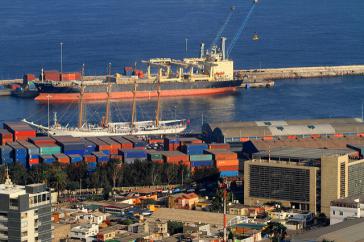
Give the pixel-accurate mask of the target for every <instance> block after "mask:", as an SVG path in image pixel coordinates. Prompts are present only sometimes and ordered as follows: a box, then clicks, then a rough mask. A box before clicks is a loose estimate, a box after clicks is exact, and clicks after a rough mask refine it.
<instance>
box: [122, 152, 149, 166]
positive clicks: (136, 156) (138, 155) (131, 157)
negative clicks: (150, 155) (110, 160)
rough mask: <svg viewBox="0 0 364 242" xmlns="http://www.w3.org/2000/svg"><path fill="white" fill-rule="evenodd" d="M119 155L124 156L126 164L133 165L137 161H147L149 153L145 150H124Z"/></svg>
mask: <svg viewBox="0 0 364 242" xmlns="http://www.w3.org/2000/svg"><path fill="white" fill-rule="evenodd" d="M119 154H120V155H122V156H123V161H124V163H126V164H130V163H133V162H134V161H135V160H145V159H147V152H146V151H145V150H138V149H128V150H127V149H123V150H120V151H119Z"/></svg>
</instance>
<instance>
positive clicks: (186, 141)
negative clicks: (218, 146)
mask: <svg viewBox="0 0 364 242" xmlns="http://www.w3.org/2000/svg"><path fill="white" fill-rule="evenodd" d="M179 143H180V145H181V146H182V145H186V144H202V143H203V141H202V140H200V139H197V138H194V137H180V138H179Z"/></svg>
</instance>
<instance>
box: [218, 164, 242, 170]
mask: <svg viewBox="0 0 364 242" xmlns="http://www.w3.org/2000/svg"><path fill="white" fill-rule="evenodd" d="M218 169H219V171H238V170H239V165H237V166H234V165H231V166H219V167H218Z"/></svg>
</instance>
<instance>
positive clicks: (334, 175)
mask: <svg viewBox="0 0 364 242" xmlns="http://www.w3.org/2000/svg"><path fill="white" fill-rule="evenodd" d="M352 152H354V151H352V150H350V149H311V148H290V147H288V148H281V149H275V150H271V151H265V152H259V153H256V154H254V156H253V158H252V159H251V160H249V161H246V162H245V163H244V204H246V205H251V206H253V205H258V204H263V203H265V202H270V201H279V202H281V203H282V204H283V205H284V206H289V207H295V208H297V209H302V210H308V211H311V212H313V213H319V212H323V213H325V214H326V215H329V214H330V202H331V201H333V200H335V199H338V198H344V197H347V196H348V195H349V190H350V187H349V184H350V183H355V182H351V177H350V173H349V167H350V165H349V164H350V163H351V160H350V159H349V155H351V153H352ZM357 162H359V161H357ZM359 163H360V164H361V163H362V162H359ZM354 164H356V163H353V165H354Z"/></svg>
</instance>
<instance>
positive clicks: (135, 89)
mask: <svg viewBox="0 0 364 242" xmlns="http://www.w3.org/2000/svg"><path fill="white" fill-rule="evenodd" d="M136 91H137V83H136V79H135V80H134V90H133V107H132V111H131V126H134V123H135V121H136Z"/></svg>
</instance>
